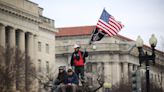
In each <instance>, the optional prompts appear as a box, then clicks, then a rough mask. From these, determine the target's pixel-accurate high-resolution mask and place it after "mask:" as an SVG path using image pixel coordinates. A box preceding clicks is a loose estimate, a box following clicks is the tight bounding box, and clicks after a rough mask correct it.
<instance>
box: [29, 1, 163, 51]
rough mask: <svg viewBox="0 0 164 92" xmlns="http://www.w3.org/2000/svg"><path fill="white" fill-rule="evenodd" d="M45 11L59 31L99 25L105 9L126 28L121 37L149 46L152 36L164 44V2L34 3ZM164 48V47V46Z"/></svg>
mask: <svg viewBox="0 0 164 92" xmlns="http://www.w3.org/2000/svg"><path fill="white" fill-rule="evenodd" d="M31 1H33V2H35V3H37V4H39V6H40V7H42V8H44V11H43V15H44V16H46V17H49V18H52V19H54V20H55V27H69V26H71V27H72V26H85V25H96V23H97V21H98V19H99V17H100V15H101V13H102V10H103V9H104V8H105V9H106V10H107V11H108V12H109V13H110V14H111V15H113V16H114V17H115V19H116V20H118V21H121V22H122V24H124V25H125V27H124V28H123V29H122V30H121V32H119V34H121V35H123V36H126V37H128V38H130V39H133V40H136V38H137V36H138V35H141V37H142V38H143V39H144V42H145V43H146V44H148V40H149V38H150V36H151V34H153V33H154V34H155V35H156V36H157V38H158V43H157V45H158V46H157V47H158V49H162V48H161V47H162V43H164V23H163V22H164V0H31ZM163 47H164V46H163Z"/></svg>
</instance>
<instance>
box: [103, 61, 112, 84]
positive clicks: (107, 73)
mask: <svg viewBox="0 0 164 92" xmlns="http://www.w3.org/2000/svg"><path fill="white" fill-rule="evenodd" d="M104 76H105V82H110V78H111V67H110V63H108V62H106V63H104Z"/></svg>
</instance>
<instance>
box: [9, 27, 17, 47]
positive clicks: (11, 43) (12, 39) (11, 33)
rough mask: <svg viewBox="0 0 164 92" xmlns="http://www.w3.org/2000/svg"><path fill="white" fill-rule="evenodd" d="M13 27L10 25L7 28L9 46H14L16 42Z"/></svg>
mask: <svg viewBox="0 0 164 92" xmlns="http://www.w3.org/2000/svg"><path fill="white" fill-rule="evenodd" d="M15 33H16V32H15V29H14V28H12V27H10V28H9V46H10V47H11V48H14V47H15V45H16V44H15V43H16V39H15Z"/></svg>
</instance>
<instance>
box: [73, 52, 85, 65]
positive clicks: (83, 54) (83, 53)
mask: <svg viewBox="0 0 164 92" xmlns="http://www.w3.org/2000/svg"><path fill="white" fill-rule="evenodd" d="M79 51H80V50H79ZM80 52H81V54H82V57H83V60H84V63H85V61H86V60H85V58H86V57H88V52H87V51H85V52H83V51H80ZM75 54H78V52H73V53H72V56H71V66H74V55H75ZM76 58H77V59H79V58H80V57H79V55H76Z"/></svg>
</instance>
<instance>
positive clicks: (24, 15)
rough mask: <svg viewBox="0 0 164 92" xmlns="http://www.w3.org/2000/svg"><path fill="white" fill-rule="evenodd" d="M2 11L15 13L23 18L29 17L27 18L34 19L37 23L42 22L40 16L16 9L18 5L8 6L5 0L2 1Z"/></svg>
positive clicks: (0, 3)
mask: <svg viewBox="0 0 164 92" xmlns="http://www.w3.org/2000/svg"><path fill="white" fill-rule="evenodd" d="M0 11H4V12H6V13H9V14H13V15H16V16H18V17H21V18H24V19H27V20H30V21H33V22H36V23H40V22H41V20H40V19H39V17H38V16H35V15H32V14H29V13H27V12H24V10H20V9H16V7H15V8H14V7H10V6H7V5H6V4H5V3H3V2H0Z"/></svg>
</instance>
